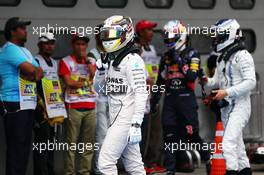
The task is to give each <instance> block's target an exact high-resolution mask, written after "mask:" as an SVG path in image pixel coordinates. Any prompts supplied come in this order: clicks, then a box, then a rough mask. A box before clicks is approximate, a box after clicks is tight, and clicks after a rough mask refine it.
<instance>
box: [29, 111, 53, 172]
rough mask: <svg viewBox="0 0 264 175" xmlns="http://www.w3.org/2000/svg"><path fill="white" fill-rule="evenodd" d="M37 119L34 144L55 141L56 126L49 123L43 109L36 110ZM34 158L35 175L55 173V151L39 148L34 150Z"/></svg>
mask: <svg viewBox="0 0 264 175" xmlns="http://www.w3.org/2000/svg"><path fill="white" fill-rule="evenodd" d="M35 119H36V122H37V125H36V127H35V128H34V144H38V145H39V144H43V143H47V142H48V141H49V142H51V143H53V141H54V140H53V139H54V128H53V127H52V126H50V125H49V124H48V122H47V121H46V120H45V119H44V117H43V114H42V111H40V110H38V109H37V110H36V111H35ZM33 159H34V175H54V151H53V150H45V151H43V152H40V151H39V150H34V151H33Z"/></svg>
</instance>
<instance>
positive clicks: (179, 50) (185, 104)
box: [151, 20, 210, 174]
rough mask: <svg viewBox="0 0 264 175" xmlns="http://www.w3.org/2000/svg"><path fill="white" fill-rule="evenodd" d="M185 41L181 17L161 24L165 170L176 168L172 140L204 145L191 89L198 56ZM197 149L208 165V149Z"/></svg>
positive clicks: (159, 82)
mask: <svg viewBox="0 0 264 175" xmlns="http://www.w3.org/2000/svg"><path fill="white" fill-rule="evenodd" d="M187 41H188V39H187V33H186V27H185V26H184V25H183V24H182V23H181V22H180V21H178V20H173V21H169V22H168V23H167V24H166V25H165V26H164V42H165V44H166V46H167V47H168V48H169V49H168V51H167V52H166V53H165V54H164V56H163V58H162V59H161V62H160V70H159V75H158V80H157V85H158V86H159V87H160V88H161V87H162V86H164V85H165V89H166V93H165V99H164V105H163V113H162V125H163V132H164V142H165V143H164V147H165V149H164V150H165V160H164V161H165V162H164V166H165V168H166V169H167V170H168V172H167V174H174V173H175V171H176V159H178V157H177V156H176V153H177V152H178V151H176V150H172V145H173V144H174V148H176V146H175V143H176V144H178V148H179V147H180V145H179V144H180V143H199V144H200V147H202V146H203V140H202V139H201V137H200V136H199V121H198V113H197V109H198V105H197V102H196V97H195V93H194V90H195V82H196V79H197V77H198V72H199V69H200V59H199V54H198V52H197V51H196V50H195V49H192V48H190V47H188V46H187ZM160 91H161V90H160ZM160 91H158V92H156V93H154V98H153V100H152V101H151V110H152V112H153V111H156V108H157V103H158V101H159V97H160V94H161V93H160ZM165 145H166V146H165ZM190 145H191V144H190ZM168 146H169V147H168ZM198 148H199V147H198ZM197 151H199V152H200V154H201V157H202V159H203V160H204V161H206V162H207V163H208V167H209V159H210V153H209V151H208V150H202V149H199V150H197ZM177 155H178V154H177ZM208 169H209V168H208ZM208 171H209V170H208Z"/></svg>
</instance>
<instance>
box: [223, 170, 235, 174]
mask: <svg viewBox="0 0 264 175" xmlns="http://www.w3.org/2000/svg"><path fill="white" fill-rule="evenodd" d="M225 175H238V172H237V171H234V170H227V171H226V174H225Z"/></svg>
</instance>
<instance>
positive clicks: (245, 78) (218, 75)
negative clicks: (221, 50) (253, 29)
mask: <svg viewBox="0 0 264 175" xmlns="http://www.w3.org/2000/svg"><path fill="white" fill-rule="evenodd" d="M207 85H208V86H215V85H218V87H219V88H220V89H225V90H226V91H227V93H228V96H227V97H226V98H225V99H226V100H227V101H228V102H229V105H228V106H227V107H224V108H222V109H221V118H222V122H223V126H224V129H225V131H224V137H223V145H222V146H223V155H224V158H225V160H226V166H227V170H236V171H240V170H242V169H244V168H248V167H250V164H249V160H248V158H247V155H246V151H245V145H244V142H243V136H242V134H243V128H244V127H245V126H246V124H247V123H248V120H249V118H250V113H251V103H250V91H251V90H252V89H254V87H255V85H256V77H255V66H254V61H253V58H252V56H251V54H250V53H249V52H248V51H247V50H241V51H238V52H236V53H234V54H233V55H232V56H231V57H230V59H229V60H228V61H227V63H226V64H225V62H224V61H221V62H220V63H218V65H217V69H216V72H215V75H214V77H213V78H209V79H208V83H207Z"/></svg>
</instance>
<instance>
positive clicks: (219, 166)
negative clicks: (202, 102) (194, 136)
mask: <svg viewBox="0 0 264 175" xmlns="http://www.w3.org/2000/svg"><path fill="white" fill-rule="evenodd" d="M223 134H224V128H223V125H222V122H221V120H220V121H217V123H216V132H215V147H216V148H215V152H214V154H213V157H212V159H211V172H210V175H224V174H225V173H226V164H225V159H224V157H223V154H222V149H219V147H220V144H222V141H223ZM221 147H222V146H221Z"/></svg>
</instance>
